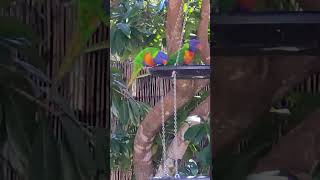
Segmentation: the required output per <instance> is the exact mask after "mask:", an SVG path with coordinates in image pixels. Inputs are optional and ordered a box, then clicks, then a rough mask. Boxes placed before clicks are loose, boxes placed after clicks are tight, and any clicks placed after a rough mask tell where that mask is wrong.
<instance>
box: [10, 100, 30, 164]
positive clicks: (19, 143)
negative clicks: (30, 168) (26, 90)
mask: <svg viewBox="0 0 320 180" xmlns="http://www.w3.org/2000/svg"><path fill="white" fill-rule="evenodd" d="M17 101H18V99H14V98H13V97H12V96H9V97H8V99H7V101H6V102H7V103H6V106H5V112H6V113H5V119H6V130H7V133H8V140H9V144H10V145H11V146H12V147H13V148H14V151H15V152H16V153H17V157H18V159H19V160H21V163H22V164H23V166H24V167H26V166H27V162H28V158H29V155H30V152H31V144H30V139H28V138H27V137H28V136H27V132H26V128H25V127H24V123H25V122H26V121H28V122H30V120H26V119H24V118H22V117H21V116H20V115H21V114H24V112H23V111H22V109H21V108H19V109H17V106H18V104H17V103H16V102H17ZM19 110H20V111H19ZM33 120H34V119H33Z"/></svg>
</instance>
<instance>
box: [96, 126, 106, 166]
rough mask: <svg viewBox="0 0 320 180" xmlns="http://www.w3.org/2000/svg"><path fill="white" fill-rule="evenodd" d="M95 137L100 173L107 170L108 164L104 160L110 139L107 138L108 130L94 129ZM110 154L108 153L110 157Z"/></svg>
mask: <svg viewBox="0 0 320 180" xmlns="http://www.w3.org/2000/svg"><path fill="white" fill-rule="evenodd" d="M94 132H95V133H94V135H95V150H94V151H95V162H96V164H97V167H98V170H99V171H106V170H107V167H108V166H107V164H106V159H108V158H106V159H105V158H103V157H105V156H106V150H107V146H106V145H107V143H108V137H107V133H108V132H107V130H106V129H105V128H95V129H94ZM108 154H109V153H107V155H108Z"/></svg>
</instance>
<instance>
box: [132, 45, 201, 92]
mask: <svg viewBox="0 0 320 180" xmlns="http://www.w3.org/2000/svg"><path fill="white" fill-rule="evenodd" d="M198 49H201V45H200V41H199V40H197V39H192V40H190V41H189V43H186V44H184V45H183V47H182V48H181V49H179V50H178V51H177V52H175V53H174V54H172V55H171V56H170V57H169V59H168V56H167V55H166V54H165V53H164V52H162V51H159V50H158V49H157V48H145V49H143V50H142V51H140V52H139V54H138V55H137V56H136V57H135V59H134V65H133V71H132V74H131V78H130V80H129V82H128V87H130V86H131V84H132V83H133V81H134V80H135V79H136V78H137V76H138V75H139V73H140V71H141V70H142V69H143V68H144V67H154V66H160V65H174V64H175V63H176V62H177V64H180V65H182V64H185V65H187V64H190V63H192V62H193V59H194V58H195V54H196V51H197V50H198ZM179 51H180V55H179V59H178V60H177V56H178V52H179Z"/></svg>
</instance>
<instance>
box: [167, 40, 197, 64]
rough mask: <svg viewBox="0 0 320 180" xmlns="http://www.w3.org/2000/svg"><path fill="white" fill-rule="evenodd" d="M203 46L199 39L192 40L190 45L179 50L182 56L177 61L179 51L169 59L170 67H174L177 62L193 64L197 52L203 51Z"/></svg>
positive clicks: (185, 45) (187, 44)
mask: <svg viewBox="0 0 320 180" xmlns="http://www.w3.org/2000/svg"><path fill="white" fill-rule="evenodd" d="M201 48H202V46H201V44H200V41H199V40H197V39H191V40H190V41H189V43H186V44H184V45H183V47H182V48H181V49H180V50H179V51H180V55H179V59H178V61H177V56H178V53H179V51H177V52H175V53H174V54H172V55H171V56H170V57H169V61H168V63H167V64H168V65H174V64H175V63H176V61H177V64H191V63H192V61H193V60H194V57H195V54H196V51H197V50H198V49H201Z"/></svg>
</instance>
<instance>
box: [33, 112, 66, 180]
mask: <svg viewBox="0 0 320 180" xmlns="http://www.w3.org/2000/svg"><path fill="white" fill-rule="evenodd" d="M46 121H47V119H46V118H42V119H41V120H40V126H39V128H38V131H37V135H36V136H35V141H34V144H33V148H32V153H31V159H30V172H29V179H32V180H43V179H47V180H57V179H62V174H61V169H60V153H59V150H58V146H57V143H56V142H55V140H54V139H53V137H52V136H51V134H52V132H51V131H49V129H48V126H47V122H46Z"/></svg>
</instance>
